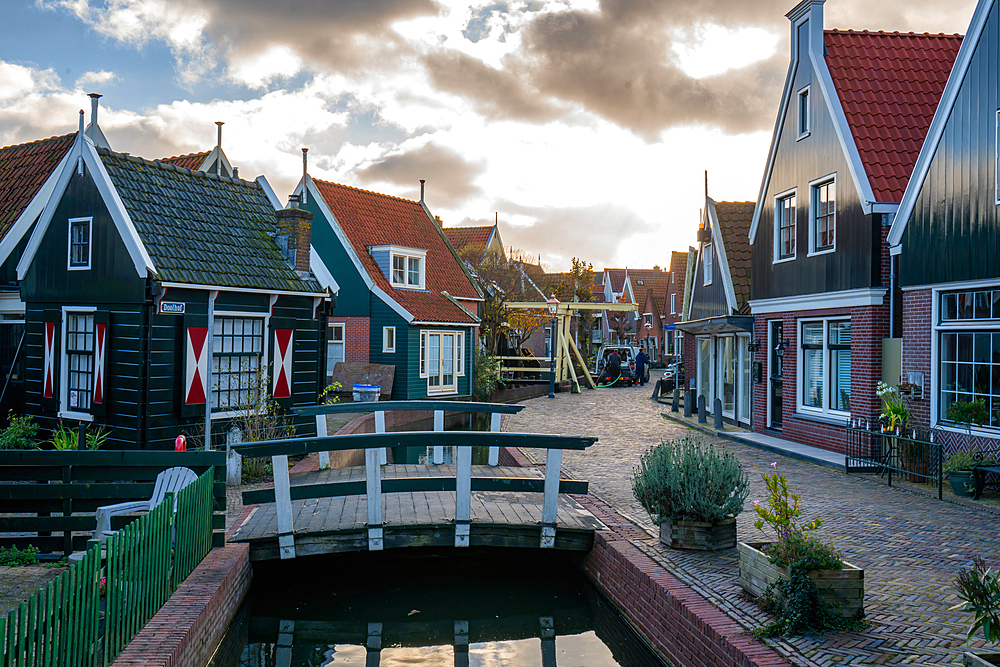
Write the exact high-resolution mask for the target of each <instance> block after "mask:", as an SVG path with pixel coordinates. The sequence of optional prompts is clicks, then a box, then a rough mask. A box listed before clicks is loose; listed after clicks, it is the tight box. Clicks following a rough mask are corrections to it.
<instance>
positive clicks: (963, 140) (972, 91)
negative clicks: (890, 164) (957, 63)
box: [899, 3, 1000, 286]
mask: <svg viewBox="0 0 1000 667" xmlns="http://www.w3.org/2000/svg"><path fill="white" fill-rule="evenodd" d="M998 60H1000V8H998V5H997V3H993V6H992V7H991V9H990V12H989V15H988V16H987V19H986V25H985V26H984V29H983V32H982V36H981V38H980V41H979V44H978V45H977V46H976V49H975V51H974V52H973V55H972V59H971V61H970V63H969V69H968V71H967V72H966V74H965V78H964V79H963V81H962V85H961V88H960V89H959V93H958V97H957V99H956V100H955V106H954V108H953V109H952V110H951V113H950V114H949V116H948V121H947V123H946V124H945V127H944V132H943V134H942V136H941V141H940V143H939V144H938V146H937V150H936V151H935V153H934V157H933V159H932V161H931V164H930V168H929V169H928V171H927V175H926V177H925V178H924V181H923V182H922V183H921V184H920V191H919V193H918V196H917V200H916V202H915V204H914V207H913V212H912V214H911V215H910V218H909V220H908V221H907V225H906V232H905V233H904V235H903V238H902V254H901V255H900V259H899V276H900V284H901V285H902V286H912V285H928V284H934V283H943V282H952V281H965V280H983V279H989V278H996V277H998V276H1000V214H998V211H997V204H996V196H997V192H996V185H995V183H996V181H995V179H996V155H997V127H996V119H997V109H1000V93H998V87H1000V74H998V65H997V62H998Z"/></svg>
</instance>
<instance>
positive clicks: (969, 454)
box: [944, 449, 993, 472]
mask: <svg viewBox="0 0 1000 667" xmlns="http://www.w3.org/2000/svg"><path fill="white" fill-rule="evenodd" d="M992 464H993V455H992V454H985V453H982V452H980V451H979V450H978V449H973V450H972V451H966V450H962V451H959V452H955V453H954V454H952V455H951V456H949V457H948V460H947V461H945V463H944V471H945V472H956V471H958V470H972V469H973V468H975V467H976V466H977V465H992Z"/></svg>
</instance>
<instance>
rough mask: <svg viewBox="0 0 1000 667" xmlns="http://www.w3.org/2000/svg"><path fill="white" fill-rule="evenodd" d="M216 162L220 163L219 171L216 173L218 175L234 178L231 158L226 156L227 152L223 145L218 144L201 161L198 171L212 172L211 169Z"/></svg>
mask: <svg viewBox="0 0 1000 667" xmlns="http://www.w3.org/2000/svg"><path fill="white" fill-rule="evenodd" d="M215 164H218V165H219V166H218V169H217V171H218V173H217V174H215V175H216V176H224V177H226V178H233V165H232V164H231V163H230V162H229V158H228V157H226V154H225V153H224V152H223V151H222V147H221V146H216V147H215V148H213V149H212V150H211V151H210V152H209V154H208V155H206V156H205V160H204V161H203V162H202V163H201V166H200V167H198V171H200V172H202V173H205V174H211V173H212V172H211V171H209V170H210V169H211V168H212V166H213V165H215ZM223 170H225V171H223Z"/></svg>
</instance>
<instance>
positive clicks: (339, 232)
mask: <svg viewBox="0 0 1000 667" xmlns="http://www.w3.org/2000/svg"><path fill="white" fill-rule="evenodd" d="M303 189H306V190H308V191H309V192H311V193H312V195H313V200H314V201H315V202H316V205H317V206H319V210H320V213H322V214H323V217H325V218H326V224H328V225H330V229H332V230H333V233H334V235H335V236H336V237H337V240H338V241H340V245H341V246H342V247H343V248H344V252H346V253H347V256H348V257H350V258H351V263H352V264H354V268H355V270H357V272H358V275H360V276H361V280H362V281H364V283H365V287H367V288H368V289H373V288H374V287H375V281H374V280H373V279H372V277H371V275H369V273H368V270H367V269H365V267H364V265H363V264H362V263H361V258H360V257H359V256H358V253H357V252H355V251H354V245H353V244H352V243H351V241H350V240H349V239H348V238H347V235H346V234H345V233H344V230H343V228H341V226H340V223H339V222H337V218H336V216H334V215H333V211H331V210H330V207H329V206H327V205H326V201H325V200H324V199H323V196H322V195H321V194H320V193H319V190H318V189H317V188H316V185H315V184H314V183H313V180H312V177H311V176H308V175H306V176H305V183H303V181H301V180H300V181H299V184H298V185H297V186H296V187H295V192H294V193H293V194H297V195H301V194H302V191H303ZM382 294H385V292H382ZM386 297H387V298H388V295H386ZM397 305H398V304H397ZM404 317H405V316H404Z"/></svg>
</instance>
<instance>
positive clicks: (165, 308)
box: [160, 301, 184, 315]
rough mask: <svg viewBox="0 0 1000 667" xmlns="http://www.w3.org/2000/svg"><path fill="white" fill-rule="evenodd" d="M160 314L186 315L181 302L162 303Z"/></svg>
mask: <svg viewBox="0 0 1000 667" xmlns="http://www.w3.org/2000/svg"><path fill="white" fill-rule="evenodd" d="M160 314H161V315H183V314H184V303H183V302H179V301H161V302H160Z"/></svg>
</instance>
